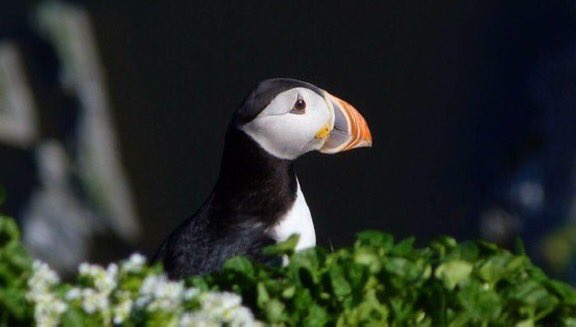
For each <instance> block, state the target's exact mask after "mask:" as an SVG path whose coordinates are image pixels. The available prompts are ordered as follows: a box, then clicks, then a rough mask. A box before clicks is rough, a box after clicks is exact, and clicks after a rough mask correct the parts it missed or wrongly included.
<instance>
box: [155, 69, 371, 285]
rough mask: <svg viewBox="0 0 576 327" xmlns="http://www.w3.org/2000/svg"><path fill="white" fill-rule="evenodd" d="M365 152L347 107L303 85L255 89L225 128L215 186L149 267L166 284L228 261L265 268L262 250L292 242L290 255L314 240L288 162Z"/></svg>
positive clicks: (284, 81) (367, 138)
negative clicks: (157, 265) (159, 271)
mask: <svg viewBox="0 0 576 327" xmlns="http://www.w3.org/2000/svg"><path fill="white" fill-rule="evenodd" d="M370 146H372V136H371V133H370V129H369V128H368V124H367V123H366V120H365V119H364V117H363V116H362V115H361V114H360V113H359V112H358V111H357V110H356V109H355V108H354V107H353V106H352V105H350V104H349V103H348V102H346V101H344V100H342V99H340V98H338V97H336V96H334V95H332V94H330V93H328V92H326V91H325V90H323V89H321V88H319V87H317V86H315V85H313V84H310V83H308V82H304V81H300V80H296V79H291V78H272V79H267V80H264V81H262V82H260V83H259V84H258V85H257V86H256V87H255V88H254V89H253V90H252V91H251V92H250V93H249V95H248V96H247V97H246V98H245V99H244V100H243V101H242V102H241V104H240V105H239V106H238V107H237V109H236V110H235V111H234V113H233V115H232V119H231V120H230V122H229V125H228V128H227V131H226V136H225V141H224V149H223V153H222V159H221V165H220V172H219V176H218V179H217V181H216V184H215V186H214V188H213V190H212V192H211V193H210V195H209V196H208V198H207V199H206V200H205V202H204V203H203V204H202V206H201V207H200V208H199V209H198V210H197V211H196V212H195V213H194V214H193V215H192V216H191V217H189V218H188V219H186V220H185V221H184V222H182V223H181V224H180V225H179V226H178V227H177V228H176V229H175V230H174V231H173V232H172V233H171V234H170V235H169V236H168V237H167V238H166V239H165V240H164V242H163V243H162V244H161V245H160V247H159V249H158V251H157V252H156V255H155V257H154V259H153V261H156V262H161V263H162V264H163V266H164V269H165V271H166V273H167V275H168V277H169V278H170V279H182V278H186V277H188V276H191V275H199V274H206V273H211V272H214V271H216V270H218V269H219V268H221V266H222V265H223V263H224V262H225V261H226V260H227V259H229V258H231V257H234V256H239V255H242V256H246V257H249V258H251V259H252V260H254V261H257V262H262V263H269V262H271V259H270V258H269V257H266V256H265V255H264V254H263V253H262V249H263V248H264V247H266V246H268V245H272V244H276V243H278V242H282V241H284V240H286V239H288V237H290V236H291V235H292V234H299V239H298V243H297V245H296V247H295V250H302V249H305V248H309V247H314V246H315V245H316V234H315V230H314V223H313V221H312V215H311V213H310V209H309V207H308V205H307V203H306V200H305V198H304V195H303V193H302V190H301V188H300V182H299V180H298V178H297V176H296V173H295V169H294V162H295V161H296V159H298V158H299V157H301V156H302V155H304V154H306V153H308V152H311V151H319V152H321V153H326V154H333V153H338V152H342V151H347V150H351V149H356V148H361V147H370Z"/></svg>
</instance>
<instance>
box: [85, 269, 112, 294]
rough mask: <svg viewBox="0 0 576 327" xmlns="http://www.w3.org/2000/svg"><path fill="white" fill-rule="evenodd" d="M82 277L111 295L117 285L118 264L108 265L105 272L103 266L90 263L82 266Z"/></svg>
mask: <svg viewBox="0 0 576 327" xmlns="http://www.w3.org/2000/svg"><path fill="white" fill-rule="evenodd" d="M79 273H80V276H82V277H86V278H88V279H89V280H91V281H92V283H94V287H95V288H96V289H97V290H99V291H101V292H104V293H110V292H111V291H112V290H114V288H116V285H117V278H118V266H116V264H113V263H112V264H110V265H108V268H107V269H106V270H104V268H102V267H101V266H98V265H91V264H88V263H82V264H80V268H79Z"/></svg>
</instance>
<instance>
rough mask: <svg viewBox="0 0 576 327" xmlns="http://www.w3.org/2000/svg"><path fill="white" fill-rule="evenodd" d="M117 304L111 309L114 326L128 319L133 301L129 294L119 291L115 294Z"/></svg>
mask: <svg viewBox="0 0 576 327" xmlns="http://www.w3.org/2000/svg"><path fill="white" fill-rule="evenodd" d="M116 296H117V297H118V299H119V302H118V303H117V304H116V305H115V306H114V308H113V309H112V311H113V315H114V318H113V319H114V324H116V325H119V324H121V323H122V322H124V321H125V320H126V319H127V318H128V317H130V312H131V311H132V305H133V301H132V298H131V297H130V293H129V292H125V291H120V292H118V293H117V294H116Z"/></svg>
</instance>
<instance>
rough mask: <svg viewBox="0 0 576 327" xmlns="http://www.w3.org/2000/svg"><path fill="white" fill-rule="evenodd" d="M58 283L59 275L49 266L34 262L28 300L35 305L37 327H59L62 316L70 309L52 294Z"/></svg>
mask: <svg viewBox="0 0 576 327" xmlns="http://www.w3.org/2000/svg"><path fill="white" fill-rule="evenodd" d="M58 281H59V278H58V275H57V274H56V273H55V272H54V271H52V270H51V269H50V267H48V265H47V264H45V263H43V262H41V261H34V264H33V265H32V276H31V277H30V279H28V288H29V290H28V292H27V293H26V298H27V299H28V300H29V301H30V302H32V303H33V304H34V319H35V321H36V325H37V326H42V327H44V326H46V327H48V326H57V325H58V324H59V323H60V316H61V315H62V313H64V312H65V311H66V310H67V309H68V305H67V304H66V303H65V302H64V301H62V300H61V299H59V298H58V297H57V296H56V295H55V294H53V293H52V287H53V286H54V285H56V284H57V283H58Z"/></svg>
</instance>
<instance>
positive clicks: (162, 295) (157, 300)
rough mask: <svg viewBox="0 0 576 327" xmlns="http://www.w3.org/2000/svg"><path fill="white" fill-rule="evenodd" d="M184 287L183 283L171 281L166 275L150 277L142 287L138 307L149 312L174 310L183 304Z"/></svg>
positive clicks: (137, 301)
mask: <svg viewBox="0 0 576 327" xmlns="http://www.w3.org/2000/svg"><path fill="white" fill-rule="evenodd" d="M183 291H184V285H183V283H182V282H181V281H179V282H173V281H169V280H168V279H167V278H166V276H165V275H152V276H148V277H146V278H145V279H144V281H143V282H142V286H141V287H140V294H139V295H140V296H139V298H138V299H137V300H136V304H137V305H138V306H146V307H147V308H148V309H149V310H151V311H154V310H174V309H175V308H176V307H178V306H180V304H181V302H182V297H183Z"/></svg>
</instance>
